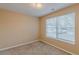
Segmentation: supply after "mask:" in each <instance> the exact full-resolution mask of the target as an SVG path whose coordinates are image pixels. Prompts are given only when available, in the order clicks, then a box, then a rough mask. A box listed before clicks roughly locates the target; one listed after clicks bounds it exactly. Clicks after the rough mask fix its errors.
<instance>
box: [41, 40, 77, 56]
mask: <svg viewBox="0 0 79 59" xmlns="http://www.w3.org/2000/svg"><path fill="white" fill-rule="evenodd" d="M40 41H41V42H44V43H46V44H49V45H51V46H53V47H55V48H57V49H60V50H63V51H65V52H67V53H69V54H71V55H76V54H74V53H72V52H69V51H67V50H65V49H63V48H60V47H58V46H55V45H53V44H50V43H48V42H46V41H44V40H40Z"/></svg>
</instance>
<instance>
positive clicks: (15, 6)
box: [0, 3, 73, 17]
mask: <svg viewBox="0 0 79 59" xmlns="http://www.w3.org/2000/svg"><path fill="white" fill-rule="evenodd" d="M42 5H43V7H42V8H35V7H33V6H32V3H0V8H4V9H7V10H11V11H15V12H19V13H23V14H28V15H31V16H35V17H40V16H44V15H47V14H49V13H51V12H55V11H57V10H60V9H62V8H65V7H68V6H71V5H73V4H71V3H42Z"/></svg>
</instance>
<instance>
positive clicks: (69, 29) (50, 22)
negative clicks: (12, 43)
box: [46, 13, 75, 44]
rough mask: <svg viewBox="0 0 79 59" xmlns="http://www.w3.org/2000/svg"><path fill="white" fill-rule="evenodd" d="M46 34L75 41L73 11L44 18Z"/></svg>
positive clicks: (58, 38) (69, 41) (67, 40)
mask: <svg viewBox="0 0 79 59" xmlns="http://www.w3.org/2000/svg"><path fill="white" fill-rule="evenodd" d="M46 36H47V37H49V38H56V39H57V40H61V41H65V42H68V43H72V44H74V43H75V13H68V14H65V15H62V16H57V17H52V18H49V19H47V20H46Z"/></svg>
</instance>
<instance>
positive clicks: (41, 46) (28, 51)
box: [0, 42, 69, 55]
mask: <svg viewBox="0 0 79 59" xmlns="http://www.w3.org/2000/svg"><path fill="white" fill-rule="evenodd" d="M0 55H69V54H68V53H66V52H64V51H62V50H59V49H57V48H55V47H52V46H50V45H48V44H45V43H42V42H34V43H32V44H28V45H24V46H20V47H16V48H12V49H8V50H6V51H0Z"/></svg>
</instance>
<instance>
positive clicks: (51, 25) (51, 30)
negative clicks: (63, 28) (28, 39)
mask: <svg viewBox="0 0 79 59" xmlns="http://www.w3.org/2000/svg"><path fill="white" fill-rule="evenodd" d="M46 36H47V37H50V38H56V18H50V19H48V20H47V21H46Z"/></svg>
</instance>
